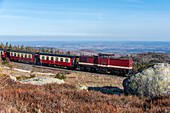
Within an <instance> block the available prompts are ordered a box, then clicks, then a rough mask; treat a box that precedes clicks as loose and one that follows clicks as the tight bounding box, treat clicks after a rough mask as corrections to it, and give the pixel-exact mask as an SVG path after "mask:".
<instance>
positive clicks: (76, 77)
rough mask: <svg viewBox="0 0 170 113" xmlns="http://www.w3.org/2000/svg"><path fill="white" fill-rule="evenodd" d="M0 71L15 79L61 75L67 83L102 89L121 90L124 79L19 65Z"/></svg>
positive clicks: (8, 65)
mask: <svg viewBox="0 0 170 113" xmlns="http://www.w3.org/2000/svg"><path fill="white" fill-rule="evenodd" d="M14 68H17V69H22V70H27V71H30V73H28V72H20V71H17V70H14ZM0 69H1V70H2V73H4V74H7V75H12V76H15V77H30V75H32V74H34V75H35V76H51V77H54V76H55V75H56V74H58V73H59V74H62V75H64V76H66V79H64V81H65V82H67V83H76V84H77V85H85V86H87V87H90V86H94V87H103V86H113V87H119V88H121V89H123V85H122V83H123V80H124V79H125V78H121V77H117V76H111V75H104V74H95V73H84V72H70V71H65V70H59V69H47V68H37V67H33V66H32V65H28V64H19V63H10V64H7V65H5V66H4V65H0ZM37 72H40V73H52V74H54V75H42V74H37Z"/></svg>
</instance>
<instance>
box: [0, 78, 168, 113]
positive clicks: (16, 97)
mask: <svg viewBox="0 0 170 113" xmlns="http://www.w3.org/2000/svg"><path fill="white" fill-rule="evenodd" d="M169 97H170V96H168V97H159V98H154V99H146V98H143V99H140V98H138V97H136V96H125V95H121V96H117V95H113V96H111V95H105V94H102V93H100V92H96V91H89V92H88V91H85V90H83V91H82V90H79V89H77V87H76V85H74V84H61V85H58V84H47V85H42V86H35V85H31V84H27V85H26V84H25V85H24V84H21V83H19V82H14V81H12V80H11V79H10V78H9V77H5V78H1V80H0V101H1V103H3V105H2V104H1V103H0V110H1V111H2V110H6V109H7V108H8V106H10V107H11V108H13V109H11V111H13V112H39V113H41V112H43V113H50V112H60V113H61V112H66V113H68V112H69V113H73V112H74V113H93V112H94V113H111V112H112V113H113V112H118V113H121V112H168V111H169V110H170V106H169V105H170V102H169V100H170V98H169Z"/></svg>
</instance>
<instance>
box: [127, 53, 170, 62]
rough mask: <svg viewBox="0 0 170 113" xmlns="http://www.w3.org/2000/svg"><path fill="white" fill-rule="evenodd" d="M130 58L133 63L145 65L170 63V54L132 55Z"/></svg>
mask: <svg viewBox="0 0 170 113" xmlns="http://www.w3.org/2000/svg"><path fill="white" fill-rule="evenodd" d="M130 58H132V59H133V61H137V62H145V63H170V54H166V53H153V52H148V53H139V54H131V55H130Z"/></svg>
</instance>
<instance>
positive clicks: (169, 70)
mask: <svg viewBox="0 0 170 113" xmlns="http://www.w3.org/2000/svg"><path fill="white" fill-rule="evenodd" d="M123 86H124V90H125V93H127V94H132V95H138V96H142V97H143V96H146V97H155V96H158V95H162V96H164V95H167V94H169V93H170V64H166V63H161V64H158V65H154V66H153V67H149V68H148V69H146V70H143V71H142V72H140V73H137V74H135V75H132V76H130V77H128V78H126V79H125V80H124V81H123Z"/></svg>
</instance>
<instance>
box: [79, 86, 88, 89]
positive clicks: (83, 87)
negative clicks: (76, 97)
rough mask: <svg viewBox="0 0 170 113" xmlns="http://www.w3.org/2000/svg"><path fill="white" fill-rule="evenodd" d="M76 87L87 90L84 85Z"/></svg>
mask: <svg viewBox="0 0 170 113" xmlns="http://www.w3.org/2000/svg"><path fill="white" fill-rule="evenodd" d="M78 88H79V89H80V90H87V87H86V86H85V85H79V86H78Z"/></svg>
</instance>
